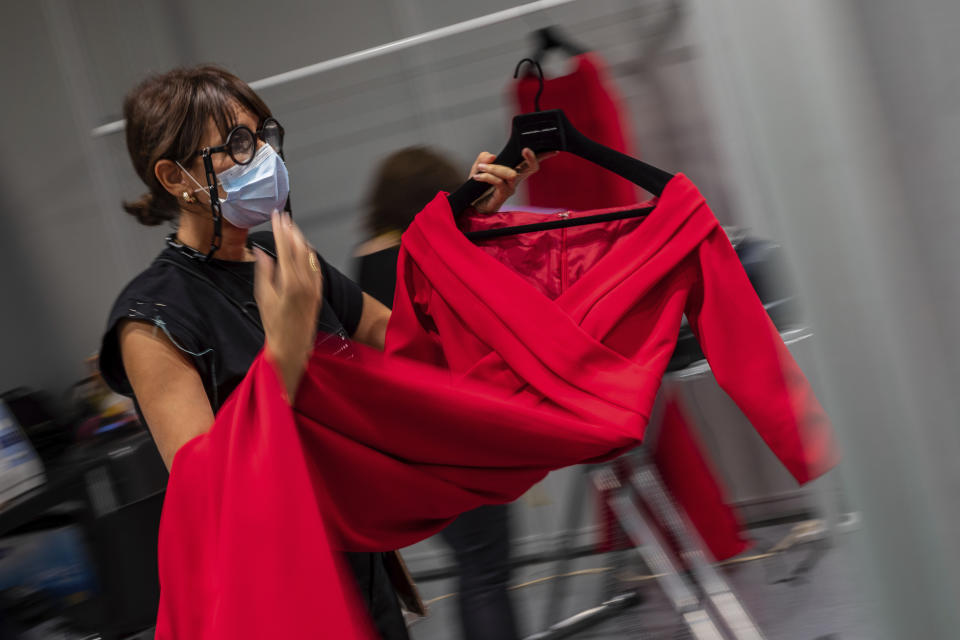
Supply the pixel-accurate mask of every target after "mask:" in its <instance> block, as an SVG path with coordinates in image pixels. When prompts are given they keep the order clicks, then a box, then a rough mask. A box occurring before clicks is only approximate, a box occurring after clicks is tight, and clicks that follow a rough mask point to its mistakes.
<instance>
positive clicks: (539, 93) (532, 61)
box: [513, 58, 543, 111]
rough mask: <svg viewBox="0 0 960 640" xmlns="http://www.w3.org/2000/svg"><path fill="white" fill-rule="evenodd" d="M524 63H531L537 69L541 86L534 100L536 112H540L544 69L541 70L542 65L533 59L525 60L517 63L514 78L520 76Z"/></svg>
mask: <svg viewBox="0 0 960 640" xmlns="http://www.w3.org/2000/svg"><path fill="white" fill-rule="evenodd" d="M524 62H529V63H530V64H532V65H533V66H535V67H536V68H537V80H538V81H539V82H540V86H539V87H538V88H537V95H536V97H535V98H534V99H533V109H534V111H540V96H541V95H542V94H543V69H541V68H540V63H539V62H537V61H536V60H534V59H533V58H524V59H523V60H521V61H520V62H518V63H517V67H516V68H515V69H514V70H513V77H514V78H516V77H517V76H518V75H519V74H520V67H522V66H523V63H524Z"/></svg>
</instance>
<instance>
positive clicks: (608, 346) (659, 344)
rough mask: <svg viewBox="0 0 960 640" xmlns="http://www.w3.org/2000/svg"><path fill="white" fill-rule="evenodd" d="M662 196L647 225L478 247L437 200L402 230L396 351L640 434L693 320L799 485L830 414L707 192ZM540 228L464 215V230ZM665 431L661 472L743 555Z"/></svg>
mask: <svg viewBox="0 0 960 640" xmlns="http://www.w3.org/2000/svg"><path fill="white" fill-rule="evenodd" d="M652 203H653V204H656V208H655V209H654V211H653V212H652V213H651V214H650V215H649V216H647V217H646V218H645V219H642V220H641V219H627V220H620V221H613V222H606V223H600V224H590V225H584V226H579V227H570V228H566V229H563V230H554V231H543V232H536V233H527V234H522V235H515V236H506V237H501V238H498V239H496V240H495V241H492V242H487V243H482V245H483V246H477V245H474V244H473V243H472V242H470V241H469V240H468V239H467V238H466V237H465V236H464V235H463V233H462V231H461V230H460V229H458V228H457V226H456V225H455V223H454V218H453V215H452V213H451V211H450V208H449V206H448V204H447V200H446V198H445V197H444V196H443V195H440V196H438V197H437V198H436V199H435V200H434V201H433V202H432V203H430V204H429V205H428V206H427V207H426V208H425V209H424V210H423V211H422V212H421V213H420V214H418V215H417V217H416V219H415V221H414V223H413V225H412V226H411V227H410V228H409V229H408V231H407V232H406V233H405V234H404V236H403V243H402V246H401V252H400V259H399V262H398V281H397V292H396V296H395V298H394V305H393V316H392V318H391V321H390V327H389V330H388V332H387V351H388V353H390V354H392V355H399V356H405V357H408V358H412V359H416V360H420V361H424V362H429V363H433V364H436V365H438V366H443V367H447V368H449V369H451V370H452V371H453V372H454V373H455V374H456V375H457V376H458V377H468V378H472V379H476V380H483V381H486V382H490V383H493V384H495V385H497V386H498V387H500V388H502V389H503V393H504V394H505V395H507V396H509V397H511V398H512V400H513V402H515V403H516V404H520V405H524V406H554V407H559V408H562V409H564V410H565V411H567V412H569V413H570V414H572V415H575V416H579V417H581V418H583V419H584V420H587V421H590V422H601V423H609V422H612V423H620V424H626V423H627V422H629V423H633V424H637V423H639V425H640V428H639V431H638V432H637V433H636V436H637V438H638V439H639V438H642V435H643V427H644V426H645V425H646V421H647V419H648V417H649V412H650V409H651V407H652V404H653V400H654V396H655V395H656V392H657V389H658V387H659V385H660V380H661V377H662V376H663V373H664V370H665V368H666V365H667V363H668V361H669V359H670V356H671V354H672V353H673V349H674V346H675V345H676V339H677V336H678V333H679V328H680V321H681V316H682V314H684V313H686V315H687V318H688V320H689V322H690V325H691V327H692V329H693V330H694V332H695V334H696V336H697V338H698V340H699V341H700V344H701V347H702V349H703V352H704V354H705V355H706V357H707V359H708V361H709V363H710V365H711V367H712V369H713V372H714V375H715V376H716V379H717V381H718V382H719V384H720V385H721V387H722V388H723V389H724V390H725V391H726V392H727V393H728V394H729V395H730V396H731V397H732V398H733V400H734V401H735V402H736V403H737V404H738V405H739V407H740V408H741V409H742V410H743V412H744V413H745V414H746V416H747V417H748V418H749V419H750V421H751V423H752V424H753V426H754V427H755V428H756V429H757V431H758V432H759V433H760V435H761V436H762V437H763V438H764V440H765V441H766V443H767V444H768V445H769V446H770V448H771V449H772V450H773V452H774V453H775V454H776V455H777V456H778V457H779V458H780V460H781V461H782V462H783V464H784V465H785V466H786V467H787V469H789V471H790V472H791V473H792V474H793V476H794V477H795V478H796V479H797V480H798V481H799V482H806V481H808V480H810V479H812V478H814V477H816V476H818V475H820V474H821V473H823V472H824V471H826V470H827V469H829V468H830V467H831V466H832V465H833V461H834V450H833V448H832V446H831V428H830V425H829V422H828V419H827V417H826V415H825V414H824V412H823V410H822V408H821V407H820V404H819V402H818V401H817V399H816V397H815V396H814V394H813V392H812V390H811V388H810V385H809V383H808V382H807V379H806V377H805V376H804V375H803V373H802V371H800V369H799V367H798V366H797V364H796V362H795V361H794V359H793V357H792V356H791V354H790V353H789V351H788V350H787V348H786V347H785V345H784V344H783V341H782V340H781V339H780V335H779V333H778V332H777V330H776V328H775V327H774V326H773V324H772V323H771V322H770V320H769V318H768V317H767V314H766V313H765V311H764V310H763V307H762V305H761V303H760V301H759V299H758V298H757V296H756V294H755V292H754V290H753V288H752V287H751V285H750V282H749V280H748V279H747V276H746V274H745V273H744V271H743V268H742V267H741V265H740V261H739V260H738V258H737V256H736V253H735V252H734V250H733V248H732V247H731V246H730V242H729V241H728V239H727V237H726V234H725V233H724V232H723V230H722V229H721V228H720V225H719V223H718V222H717V220H716V218H715V217H714V216H713V213H712V212H711V211H710V209H709V207H708V206H707V204H706V202H705V201H704V199H703V196H702V195H701V194H700V192H699V191H698V190H697V188H696V187H695V186H694V185H693V183H691V182H690V181H689V180H688V179H687V178H686V177H685V176H683V175H682V174H680V175H677V176H676V177H674V178H673V179H672V180H671V181H670V183H669V184H668V185H667V187H666V189H665V191H664V193H663V195H662V196H661V198H660V199H659V200H658V201H652ZM623 208H626V207H623ZM595 213H599V211H585V212H565V213H563V214H561V215H566V216H582V215H592V214H595ZM543 219H544V217H543V215H541V214H532V213H523V212H500V213H498V214H494V215H491V216H484V217H479V216H476V215H468V216H467V217H466V219H465V220H464V221H463V227H464V230H474V229H480V228H494V227H502V226H511V225H516V224H525V223H531V222H540V221H543ZM677 417H678V416H674V418H677ZM670 422H671V424H673V425H674V426H676V425H680V426H682V423H683V421H682V419H673V420H671V421H670ZM664 435H666V436H667V439H666V440H665V441H664V442H662V443H661V445H660V447H659V448H658V451H657V458H658V461H659V463H660V466H661V472H662V473H663V475H664V476H665V477H666V479H667V480H668V481H671V480H676V479H678V478H684V479H685V480H684V483H683V484H684V485H685V486H682V487H677V488H678V489H679V490H676V491H675V494H677V497H678V499H680V500H681V501H682V504H683V506H684V507H685V509H686V510H687V511H688V513H689V515H690V517H691V519H692V520H693V521H694V524H696V525H697V526H698V529H699V530H700V534H701V536H702V537H703V538H704V540H705V541H706V542H707V544H708V545H709V546H710V549H711V551H713V553H714V555H715V557H718V558H723V557H727V556H730V555H733V554H735V553H737V552H739V551H740V550H742V548H743V546H744V543H743V541H742V539H741V538H740V535H739V529H738V526H737V523H736V521H735V519H734V518H733V517H732V515H731V514H730V512H729V510H728V509H726V508H725V507H724V506H723V505H722V504H720V503H719V499H720V492H719V491H718V490H717V489H716V485H715V483H714V482H713V480H712V477H711V474H710V470H709V468H708V467H707V465H706V463H705V461H703V460H702V458H700V457H699V454H698V452H697V448H696V446H695V445H694V444H693V442H692V441H691V440H690V439H689V437H688V435H687V434H683V433H680V429H678V428H674V429H671V430H666V431H665V433H664ZM671 447H672V450H671ZM708 497H709V499H708Z"/></svg>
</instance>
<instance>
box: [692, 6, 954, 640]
mask: <svg viewBox="0 0 960 640" xmlns="http://www.w3.org/2000/svg"><path fill="white" fill-rule="evenodd" d="M697 6H698V9H699V10H698V11H696V12H694V15H696V16H697V23H698V33H699V34H700V42H701V43H702V44H703V48H704V60H705V62H706V64H705V69H706V71H707V74H706V76H705V78H704V80H705V83H704V84H705V87H707V90H706V94H707V96H708V105H709V106H708V110H709V111H710V113H711V114H712V116H713V118H712V122H713V123H714V125H715V132H716V134H717V138H718V140H719V141H720V145H719V147H720V148H721V149H722V150H723V162H724V164H725V166H727V167H728V169H729V171H730V172H731V173H732V174H733V175H735V176H736V180H733V181H731V182H730V183H729V186H730V189H729V192H728V195H729V197H730V198H731V202H733V203H734V207H735V209H736V210H737V212H738V214H740V215H742V216H743V218H744V219H745V220H749V221H750V222H751V223H754V226H763V227H765V228H766V229H768V230H770V233H771V234H773V235H774V236H776V237H778V238H780V239H782V240H783V242H784V243H785V245H786V247H787V249H788V253H789V255H790V256H791V260H792V262H793V265H794V267H795V271H796V274H797V276H798V277H799V281H800V284H801V289H802V293H803V296H804V301H805V304H806V308H807V310H808V311H809V314H810V317H811V321H812V325H813V328H814V332H815V335H816V341H815V345H816V347H817V351H818V353H819V366H818V369H819V370H820V371H821V372H822V373H823V382H824V389H825V393H824V397H823V399H824V400H825V404H826V406H827V409H828V411H829V413H830V415H831V417H832V418H833V420H834V422H835V424H836V427H837V432H838V434H839V436H840V440H841V444H842V445H843V454H844V461H843V464H842V466H841V467H840V469H839V473H840V474H841V475H842V477H843V478H844V480H845V486H846V487H847V489H848V490H849V493H850V496H851V498H852V500H853V503H854V505H855V506H856V507H857V508H859V509H861V510H862V515H863V528H862V530H861V532H860V533H859V534H858V537H859V540H858V542H860V543H861V544H859V545H858V546H857V547H856V548H857V549H858V551H859V552H860V554H861V559H862V561H863V563H864V565H865V566H866V567H867V575H868V577H869V579H868V581H867V583H866V584H865V585H864V588H865V589H866V590H867V591H868V593H870V595H871V597H872V599H875V601H876V602H878V603H880V605H881V606H879V607H878V609H877V611H878V612H879V614H880V619H879V620H878V621H877V628H878V630H881V631H882V632H883V637H887V638H896V639H899V638H953V637H956V633H957V632H956V629H957V628H958V626H960V619H958V609H957V607H956V602H957V599H958V596H960V589H958V586H960V582H958V576H960V552H958V549H957V539H958V532H960V500H958V495H960V465H957V462H956V461H957V459H958V456H960V429H958V422H960V420H958V415H960V413H958V412H960V406H958V404H960V403H958V398H957V383H958V375H957V373H958V371H957V355H958V354H957V339H956V333H955V325H956V322H957V318H958V314H957V312H958V308H957V304H958V302H960V298H958V296H957V292H958V291H957V288H958V280H957V273H958V267H960V262H958V258H957V253H956V249H955V247H956V244H957V240H958V239H960V236H958V234H960V220H958V217H957V206H956V204H955V202H956V194H955V191H956V187H957V185H958V184H960V162H958V161H960V146H958V143H960V73H958V70H957V63H958V62H960V55H958V54H960V48H958V39H957V38H956V36H955V29H956V27H957V26H958V25H960V3H957V2H955V1H952V0H932V1H929V2H910V3H905V2H895V1H892V0H891V1H886V0H879V1H878V0H863V1H855V2H833V1H829V0H822V1H809V2H790V3H787V2H781V3H768V2H754V1H750V0H727V1H726V2H721V3H718V2H710V1H708V0H703V1H700V2H698V3H697Z"/></svg>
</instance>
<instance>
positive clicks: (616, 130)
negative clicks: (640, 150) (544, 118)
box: [513, 53, 638, 209]
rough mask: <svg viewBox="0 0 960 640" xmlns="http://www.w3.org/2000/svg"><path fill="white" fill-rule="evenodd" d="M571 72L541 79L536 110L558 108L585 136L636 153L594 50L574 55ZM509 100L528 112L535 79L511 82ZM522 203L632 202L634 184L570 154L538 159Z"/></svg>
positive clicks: (595, 204) (587, 206)
mask: <svg viewBox="0 0 960 640" xmlns="http://www.w3.org/2000/svg"><path fill="white" fill-rule="evenodd" d="M574 61H575V65H576V67H575V69H574V71H573V73H571V74H569V75H566V76H560V77H557V78H547V79H546V80H545V81H544V89H543V95H542V96H541V97H540V108H541V109H544V110H546V109H563V112H564V113H565V114H566V116H567V118H568V119H569V120H570V122H572V123H573V125H574V126H575V127H576V128H577V129H578V130H579V131H580V132H581V133H583V134H584V135H585V136H587V137H588V138H590V139H592V140H596V141H597V142H599V143H601V144H604V145H606V146H608V147H610V148H612V149H616V150H617V151H622V152H623V153H626V154H627V155H629V156H633V157H638V155H637V151H636V150H635V149H633V148H632V145H631V143H630V129H629V126H628V123H627V119H626V118H623V117H622V116H621V113H620V111H621V109H620V102H621V101H620V97H619V95H617V91H616V89H615V87H614V86H613V82H612V81H611V79H610V77H609V75H608V74H607V70H606V67H605V65H604V64H603V61H602V60H601V59H600V57H599V56H598V55H597V54H595V53H585V54H582V55H579V56H576V58H574ZM514 85H515V87H516V89H515V91H514V96H513V97H514V100H515V101H516V104H517V107H518V109H519V110H520V111H521V112H523V113H528V112H530V111H533V110H534V97H535V96H536V94H537V88H538V86H539V83H538V81H537V79H536V78H535V77H533V76H525V77H523V78H521V79H520V81H519V82H516V83H514ZM526 190H527V204H531V205H535V206H540V207H564V208H569V209H592V208H597V207H616V206H619V205H626V204H633V203H635V202H636V201H637V198H638V195H637V187H636V185H634V184H633V183H632V182H630V181H629V180H625V179H624V178H621V177H620V176H618V175H616V174H614V173H610V172H609V171H606V170H605V169H601V168H600V167H598V166H597V165H595V164H593V163H591V162H588V161H586V160H583V159H582V158H578V157H576V156H572V155H567V154H564V155H560V156H557V157H556V158H551V159H550V160H549V161H547V162H544V163H543V165H542V167H541V169H540V171H539V172H537V173H536V174H534V175H532V176H530V178H529V179H528V180H527V181H526Z"/></svg>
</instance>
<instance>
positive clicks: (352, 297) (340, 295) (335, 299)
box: [250, 231, 363, 336]
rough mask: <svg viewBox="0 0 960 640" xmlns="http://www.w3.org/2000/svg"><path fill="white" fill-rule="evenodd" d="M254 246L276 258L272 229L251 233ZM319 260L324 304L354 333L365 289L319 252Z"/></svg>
mask: <svg viewBox="0 0 960 640" xmlns="http://www.w3.org/2000/svg"><path fill="white" fill-rule="evenodd" d="M250 241H251V242H252V243H253V245H254V246H256V247H259V248H261V249H263V250H265V251H266V252H267V253H268V254H270V255H272V256H273V257H274V258H276V254H277V245H276V243H275V242H274V240H273V233H272V232H270V231H258V232H256V233H251V234H250ZM316 255H317V260H318V262H319V264H320V272H321V274H322V275H323V298H324V304H325V305H329V306H330V308H331V309H332V310H333V313H334V315H336V317H337V320H339V321H340V324H341V325H342V326H343V329H344V331H346V332H347V335H351V336H352V335H353V334H354V333H355V332H356V331H357V326H358V325H359V324H360V316H361V315H362V314H363V291H362V290H361V288H360V286H359V285H357V283H355V282H354V281H353V280H351V279H350V278H348V277H347V276H345V275H343V274H342V273H341V272H340V271H339V270H338V269H337V268H336V267H334V266H333V265H331V264H330V263H329V262H327V261H326V260H324V259H323V256H321V255H320V254H319V253H317V254H316Z"/></svg>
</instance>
